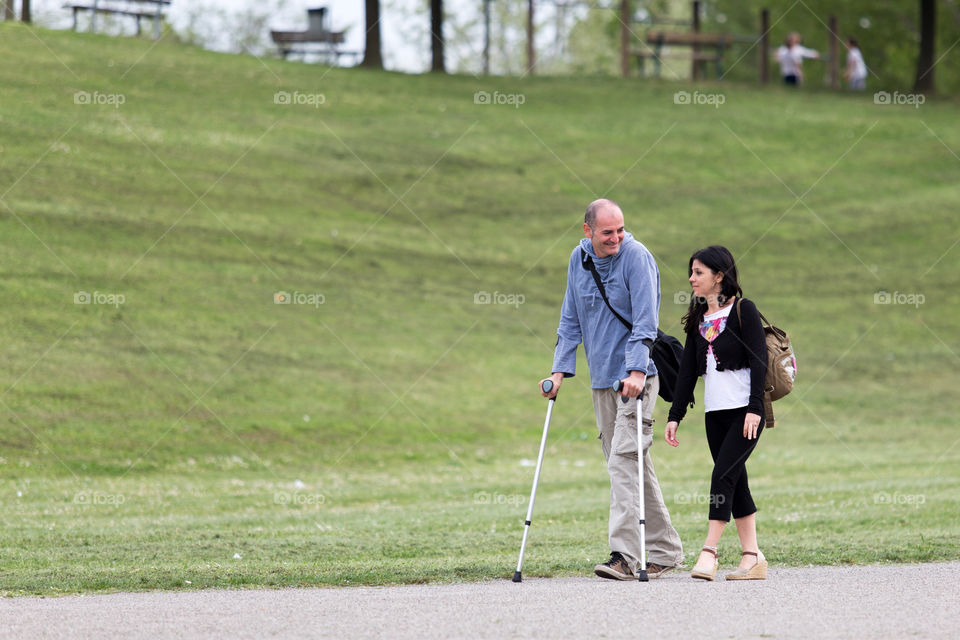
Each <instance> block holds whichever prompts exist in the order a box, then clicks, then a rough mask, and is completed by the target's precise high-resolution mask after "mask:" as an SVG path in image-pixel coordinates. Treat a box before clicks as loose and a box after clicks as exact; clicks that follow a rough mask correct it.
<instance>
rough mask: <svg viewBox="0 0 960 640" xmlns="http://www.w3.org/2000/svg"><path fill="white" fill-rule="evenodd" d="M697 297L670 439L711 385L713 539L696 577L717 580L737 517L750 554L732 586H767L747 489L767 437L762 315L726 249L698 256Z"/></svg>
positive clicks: (688, 320)
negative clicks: (699, 392) (755, 455)
mask: <svg viewBox="0 0 960 640" xmlns="http://www.w3.org/2000/svg"><path fill="white" fill-rule="evenodd" d="M688 273H689V275H690V278H689V280H690V284H691V286H692V288H693V295H692V296H691V299H690V306H689V308H688V310H687V314H686V315H685V316H684V317H683V325H684V331H685V332H686V334H687V337H686V344H685V345H684V350H683V360H682V361H681V363H680V371H679V373H678V375H677V384H676V388H675V389H674V392H673V397H674V401H673V406H672V407H671V408H670V414H669V417H668V418H667V420H668V421H667V427H666V431H665V433H664V436H665V437H666V440H667V443H668V444H670V445H671V446H674V447H676V446H678V445H679V444H680V443H679V442H678V441H677V428H678V427H679V426H680V421H681V420H683V417H684V415H685V414H686V409H687V407H686V402H685V401H684V398H689V397H690V393H691V392H692V391H693V388H694V387H695V386H696V384H697V377H698V376H703V379H704V402H703V404H704V411H705V414H704V421H705V423H706V428H707V442H708V443H709V445H710V454H711V455H712V456H713V462H714V467H713V475H712V477H711V480H710V514H709V525H708V528H707V539H706V542H704V545H703V550H702V551H701V552H700V557H699V559H698V560H697V564H696V566H694V568H693V571H692V572H691V576H692V577H694V578H701V579H703V580H713V579H714V577H716V574H717V567H718V566H719V561H718V558H717V543H718V542H719V541H720V536H721V535H722V534H723V530H724V528H725V527H726V525H727V523H728V522H730V516H731V514H732V515H733V519H734V521H735V522H736V524H737V534H738V535H739V536H740V545H741V547H742V549H743V555H742V556H741V561H740V566H739V567H738V568H737V570H736V571H734V572H733V573H730V574H727V580H764V579H766V577H767V561H766V559H765V558H764V557H763V554H762V553H760V548H759V546H758V545H757V516H756V513H757V507H756V506H755V505H754V503H753V499H752V498H751V496H750V487H749V485H748V484H747V470H746V467H745V463H746V461H747V457H748V456H749V455H750V453H751V452H752V451H753V449H754V447H756V445H757V439H758V438H759V437H760V432H761V431H763V425H764V419H763V386H764V378H765V376H766V373H767V349H766V341H765V338H764V333H763V324H762V323H761V322H760V312H759V311H757V307H756V305H754V304H753V302H751V301H750V300H747V299H746V298H743V291H741V289H740V284H739V283H738V281H737V266H736V264H735V263H734V261H733V256H732V255H731V254H730V251H728V250H727V249H726V248H725V247H720V246H711V247H707V248H706V249H700V250H699V251H696V252H695V253H694V254H693V255H692V256H691V257H690V264H689V267H688Z"/></svg>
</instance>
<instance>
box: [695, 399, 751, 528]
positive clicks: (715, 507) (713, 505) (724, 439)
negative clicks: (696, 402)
mask: <svg viewBox="0 0 960 640" xmlns="http://www.w3.org/2000/svg"><path fill="white" fill-rule="evenodd" d="M746 416H747V408H746V407H740V408H739V409H723V410H721V411H708V412H706V413H705V414H704V422H705V423H706V427H707V443H708V444H709V445H710V455H712V456H713V476H712V477H711V479H710V519H711V520H723V521H724V522H730V514H731V513H732V514H733V517H734V518H743V517H745V516H749V515H750V514H753V513H756V512H757V506H756V505H755V504H754V503H753V497H752V496H751V495H750V485H749V484H748V483H747V468H746V462H747V458H748V457H749V456H750V453H751V452H752V451H753V449H754V447H756V446H757V442H759V440H760V433H761V432H762V431H763V426H764V423H765V420H764V418H763V415H762V414H761V416H760V426H759V427H758V428H757V437H756V439H754V440H747V439H746V438H744V437H743V420H744V418H745V417H746Z"/></svg>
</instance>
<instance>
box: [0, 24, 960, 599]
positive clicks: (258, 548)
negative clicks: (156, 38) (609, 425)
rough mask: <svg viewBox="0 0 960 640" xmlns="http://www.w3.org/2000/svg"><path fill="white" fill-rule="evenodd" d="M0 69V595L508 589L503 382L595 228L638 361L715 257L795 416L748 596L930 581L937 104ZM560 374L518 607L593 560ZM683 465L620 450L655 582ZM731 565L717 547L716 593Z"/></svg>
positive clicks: (182, 59) (66, 47)
mask: <svg viewBox="0 0 960 640" xmlns="http://www.w3.org/2000/svg"><path fill="white" fill-rule="evenodd" d="M0 59H2V60H4V64H3V65H0V86H2V87H3V90H2V94H0V238H2V241H0V251H2V262H0V264H2V269H3V277H2V278H0V293H2V295H3V299H4V300H5V302H6V304H5V308H4V313H3V314H2V316H0V317H2V324H0V338H2V341H3V348H2V349H0V358H2V366H0V378H2V379H0V400H2V404H0V410H2V411H3V415H4V419H3V422H2V423H0V486H2V491H0V507H2V508H0V514H2V515H0V592H2V593H4V594H8V595H19V594H60V593H70V592H90V591H107V590H139V589H156V588H160V589H198V588H209V587H239V586H243V587H253V586H265V585H268V586H286V585H353V584H391V583H410V582H426V581H457V580H479V579H492V578H504V577H508V576H510V575H511V574H512V571H513V568H514V564H515V562H516V552H517V550H518V548H519V543H520V536H521V533H522V521H523V517H524V515H525V511H526V500H527V495H528V493H529V489H530V481H531V479H532V476H533V469H532V467H530V466H529V463H528V462H526V461H527V460H532V459H535V458H536V454H537V445H538V441H539V437H540V431H541V428H542V423H543V422H542V421H543V411H544V409H545V404H544V401H543V400H542V399H541V398H540V397H539V395H538V394H537V392H536V387H535V385H536V381H537V380H539V379H540V378H541V377H543V376H545V375H547V374H548V373H549V367H550V365H551V362H552V350H553V344H554V337H555V330H556V325H557V320H558V316H559V306H560V301H561V297H562V294H563V289H564V278H565V268H566V261H567V257H568V256H569V252H570V250H571V248H572V247H573V245H574V244H575V243H576V242H577V240H578V238H579V237H580V236H581V235H582V232H581V230H580V226H581V224H580V223H581V220H582V211H583V209H584V207H585V206H586V204H587V203H588V202H589V201H590V200H592V199H594V198H596V197H600V196H607V197H611V198H613V199H615V200H617V201H618V202H619V203H620V204H621V205H622V207H623V209H624V211H625V213H626V216H627V226H628V229H629V230H631V231H632V232H633V233H634V234H636V235H637V237H638V238H639V239H641V240H642V241H643V242H644V243H645V244H646V245H647V246H648V247H649V248H650V249H651V250H652V251H653V253H654V254H655V255H656V256H657V258H658V261H659V264H660V270H661V276H662V283H663V303H662V307H661V326H662V327H663V328H664V329H665V330H667V331H669V332H672V333H678V332H679V318H680V316H681V315H682V314H683V311H684V306H683V305H682V304H677V303H676V302H675V300H676V299H678V298H679V297H682V296H683V295H684V293H685V292H686V291H687V286H686V263H687V259H688V257H689V255H690V253H691V252H692V251H693V250H694V249H697V248H699V247H702V246H705V245H707V244H711V243H722V244H725V245H727V246H729V247H730V248H731V250H732V251H733V253H734V255H735V256H737V258H738V260H739V266H740V271H741V280H742V282H743V284H744V288H745V291H746V294H747V295H748V296H750V297H751V298H753V299H754V300H756V301H757V303H758V304H759V306H760V308H761V310H762V311H763V312H764V313H765V314H766V315H767V316H768V317H770V318H771V319H772V320H774V321H775V322H776V323H777V324H779V325H781V326H783V327H786V328H787V329H788V330H789V331H790V333H791V336H792V337H793V340H794V344H795V347H796V349H797V352H798V356H799V359H800V372H799V373H800V377H799V380H798V387H797V390H796V391H795V392H794V393H793V394H792V395H791V396H789V397H787V398H785V399H784V400H782V401H781V402H780V403H778V407H777V408H778V410H779V411H778V418H779V420H780V422H781V425H780V426H778V427H777V428H776V429H775V430H774V431H770V432H767V433H765V434H764V436H763V438H762V439H761V442H760V445H759V448H758V450H757V452H756V453H755V454H754V456H753V457H752V458H751V462H750V465H749V469H750V474H751V485H752V487H753V490H754V495H755V497H756V500H757V502H758V505H759V507H760V514H759V518H758V522H759V532H760V539H761V545H762V548H763V549H764V551H765V552H766V554H767V556H768V557H769V559H770V560H771V562H772V563H773V564H777V565H781V566H783V565H805V564H808V563H813V564H839V563H870V562H913V561H937V560H947V559H957V558H960V551H958V545H957V541H958V535H960V526H958V524H957V519H956V500H957V497H958V489H960V447H958V446H957V445H958V442H960V440H958V436H957V432H956V415H957V414H958V410H960V399H958V395H957V393H956V386H957V382H958V376H957V374H956V371H957V368H958V364H960V356H958V354H960V338H958V335H957V332H956V316H957V314H958V312H960V293H958V291H957V287H956V282H957V272H958V270H957V268H958V266H960V260H958V259H960V247H958V246H957V244H958V234H960V225H958V224H957V217H956V213H955V212H956V210H957V206H958V204H960V192H958V191H957V188H956V184H957V178H958V175H960V158H958V152H960V126H958V124H957V118H956V109H957V105H956V103H955V102H951V101H945V100H941V101H934V100H930V101H927V102H926V103H925V104H923V105H922V106H920V107H919V108H913V107H908V106H890V105H877V104H874V101H873V99H872V95H847V94H834V93H824V92H815V91H806V90H805V91H803V92H800V93H791V92H787V91H784V90H782V89H780V88H779V87H771V88H768V89H764V90H762V89H759V88H757V87H752V86H735V85H730V84H722V85H703V86H698V87H688V86H677V85H673V84H666V83H664V84H659V83H651V82H646V81H644V82H641V81H627V82H624V81H620V80H617V79H609V78H602V79H601V78H562V79H556V78H541V77H536V78H524V79H514V78H511V79H507V78H473V77H469V76H453V77H447V76H442V77H437V76H403V75H398V74H389V73H375V72H364V71H353V70H341V69H327V68H322V67H316V66H306V65H301V64H295V63H282V62H279V61H275V60H258V59H254V58H250V57H238V56H225V55H218V54H214V53H210V52H205V51H200V50H195V49H190V48H185V47H182V46H177V45H173V44H169V43H164V42H161V43H159V44H156V45H155V44H154V43H153V42H150V41H146V40H138V39H119V38H116V39H113V38H107V37H100V36H89V35H82V34H71V33H59V32H49V31H42V30H38V31H28V30H27V29H25V28H24V27H23V26H20V25H8V24H2V25H0ZM479 91H486V92H488V93H489V95H490V98H491V100H490V102H491V103H492V104H477V103H476V101H475V94H476V93H477V92H479ZM677 91H687V92H689V94H690V98H691V100H690V102H692V103H694V104H677V103H676V101H675V97H676V96H675V94H676V92H677ZM83 92H85V93H83ZM495 92H496V93H495ZM694 92H699V93H694ZM319 96H322V99H321V97H319ZM521 96H522V97H521ZM718 96H722V100H723V104H719V105H716V106H714V105H711V104H703V103H704V102H712V103H717V102H720V98H719V97H718ZM287 97H289V104H285V102H287V100H286V98H287ZM481 97H482V95H481ZM321 101H322V104H319V103H320V102H321ZM680 101H681V102H682V100H680ZM520 102H522V104H516V103H520ZM697 102H700V104H697ZM498 103H499V104H498ZM511 103H513V104H511ZM84 292H85V293H86V294H89V301H90V303H89V304H78V303H76V302H75V300H76V301H80V302H83V301H84V300H85V299H86V298H84V295H83V294H84ZM278 292H287V293H288V294H289V295H290V296H291V297H292V298H293V303H292V304H275V301H274V298H275V294H277V293H278ZM482 292H487V293H489V294H496V295H494V296H493V298H494V300H495V301H500V302H509V301H513V302H514V304H489V305H485V304H475V297H476V296H477V295H478V294H482ZM883 292H886V293H888V294H890V303H889V304H882V303H880V304H878V303H877V301H880V302H883V300H885V298H884V297H883V295H884V294H883ZM878 294H880V297H879V298H877V295H878ZM511 296H512V297H511ZM921 296H922V297H921ZM581 355H582V354H581ZM579 373H580V375H578V376H577V377H576V378H574V379H573V380H569V381H568V382H567V383H566V384H565V385H564V387H563V390H562V396H561V398H560V400H559V402H558V403H557V406H556V411H555V413H554V421H553V428H552V431H551V437H550V448H549V450H548V453H547V456H546V461H545V466H544V472H543V476H542V479H541V485H540V491H539V493H538V496H537V510H536V513H535V514H534V526H533V529H532V532H531V541H530V545H529V547H528V552H527V559H526V564H525V574H526V575H531V576H535V575H536V576H552V575H587V574H589V572H590V571H591V568H592V566H593V564H594V563H595V562H598V561H601V560H603V559H605V558H606V555H607V553H608V550H607V548H606V512H607V495H608V484H607V479H606V472H605V469H604V465H603V459H602V454H601V453H600V449H599V446H598V444H597V443H596V440H595V436H596V426H595V425H594V423H593V412H592V407H591V404H590V394H589V389H588V387H589V382H588V376H587V375H586V373H587V371H586V367H585V364H584V362H583V361H582V360H581V364H580V370H579ZM698 409H699V406H698ZM665 414H666V407H665V406H663V403H661V406H659V407H658V408H657V418H658V424H657V426H656V428H657V429H658V433H661V432H659V430H660V429H662V426H663V422H664V417H665ZM702 429H703V427H702V417H701V416H699V415H698V414H697V411H696V410H694V411H693V412H692V413H691V415H690V416H689V418H688V420H686V421H685V422H684V423H683V425H682V426H681V430H680V439H681V443H682V444H681V447H680V448H679V449H677V450H672V449H670V448H669V447H668V446H666V444H665V443H663V442H662V433H661V435H659V436H658V438H657V444H656V446H655V449H654V457H655V462H656V465H657V470H658V473H659V475H660V479H661V484H662V488H663V492H664V495H665V498H666V500H667V503H668V506H669V507H670V509H671V513H672V515H673V518H674V522H675V524H676V526H677V528H678V530H679V532H680V534H681V536H682V538H683V541H684V544H685V547H686V549H687V551H688V552H689V554H688V558H692V557H693V556H692V552H693V551H695V550H696V549H698V548H699V545H700V543H701V542H702V536H703V534H704V532H705V526H706V523H705V519H706V511H707V506H706V504H705V503H704V500H705V497H704V496H705V494H707V493H708V491H709V486H708V485H709V471H710V460H709V453H708V451H707V447H706V442H705V438H704V436H703V433H702ZM736 550H737V543H736V539H735V536H734V534H733V532H729V533H728V534H727V536H726V537H725V538H724V540H723V542H722V546H721V556H722V564H723V565H729V564H731V563H733V564H735V563H736V561H737V559H736Z"/></svg>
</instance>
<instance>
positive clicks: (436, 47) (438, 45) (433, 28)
mask: <svg viewBox="0 0 960 640" xmlns="http://www.w3.org/2000/svg"><path fill="white" fill-rule="evenodd" d="M430 50H431V51H432V53H433V61H432V62H431V64H430V70H431V71H437V72H439V73H446V71H447V70H446V69H445V68H444V65H443V0H430Z"/></svg>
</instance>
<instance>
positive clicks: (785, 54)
mask: <svg viewBox="0 0 960 640" xmlns="http://www.w3.org/2000/svg"><path fill="white" fill-rule="evenodd" d="M800 41H801V39H800V34H799V33H797V32H796V31H794V32H793V33H791V34H790V35H788V36H787V39H786V41H785V42H784V43H783V46H781V47H780V48H779V49H777V62H779V63H780V75H781V76H782V77H783V82H784V83H785V84H787V85H788V86H791V87H797V86H800V85H801V84H803V59H804V58H813V59H817V58H819V57H820V54H819V53H817V52H816V51H814V50H813V49H807V48H806V47H805V46H803V45H802V44H800Z"/></svg>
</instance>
